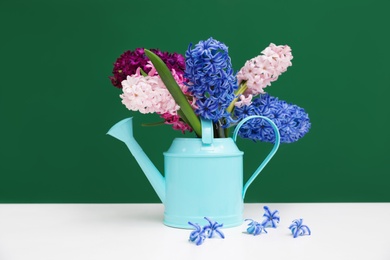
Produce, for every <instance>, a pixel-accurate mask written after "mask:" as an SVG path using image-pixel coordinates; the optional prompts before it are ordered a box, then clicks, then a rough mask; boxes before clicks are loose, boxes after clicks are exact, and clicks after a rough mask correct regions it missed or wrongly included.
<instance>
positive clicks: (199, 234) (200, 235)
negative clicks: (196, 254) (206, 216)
mask: <svg viewBox="0 0 390 260" xmlns="http://www.w3.org/2000/svg"><path fill="white" fill-rule="evenodd" d="M188 224H190V225H191V226H193V227H194V228H195V230H194V231H192V232H191V234H190V239H189V240H190V241H191V242H193V243H195V244H196V245H197V246H199V245H201V244H203V242H204V240H205V239H206V234H205V232H204V230H202V228H201V227H200V226H199V224H197V223H192V222H188Z"/></svg>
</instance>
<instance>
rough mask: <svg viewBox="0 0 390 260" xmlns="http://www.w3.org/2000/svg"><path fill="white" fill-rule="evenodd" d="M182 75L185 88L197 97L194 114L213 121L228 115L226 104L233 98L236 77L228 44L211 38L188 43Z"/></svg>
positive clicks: (236, 86)
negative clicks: (185, 84) (184, 79)
mask: <svg viewBox="0 0 390 260" xmlns="http://www.w3.org/2000/svg"><path fill="white" fill-rule="evenodd" d="M185 57H186V69H185V73H184V76H185V78H187V79H188V80H189V81H190V82H188V83H187V85H188V91H189V93H191V95H192V96H194V97H195V98H196V106H197V109H195V113H196V114H197V115H199V116H201V117H203V118H205V119H210V120H212V121H213V122H214V123H215V122H217V121H218V120H219V119H221V118H223V117H228V116H229V113H227V112H226V109H227V107H228V106H229V105H230V103H231V102H232V101H233V99H234V98H235V97H236V96H235V94H234V91H235V90H236V89H237V88H238V85H237V78H236V77H235V74H234V72H233V67H232V63H231V59H230V57H229V53H228V47H227V46H226V45H225V44H224V43H222V42H219V41H217V40H215V39H213V38H209V39H207V40H205V41H200V42H199V43H197V44H196V45H195V46H192V44H190V45H189V46H188V49H187V51H186V54H185Z"/></svg>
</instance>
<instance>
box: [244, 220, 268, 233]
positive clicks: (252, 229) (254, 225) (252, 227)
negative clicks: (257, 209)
mask: <svg viewBox="0 0 390 260" xmlns="http://www.w3.org/2000/svg"><path fill="white" fill-rule="evenodd" d="M247 220H249V221H251V222H250V223H249V224H248V228H247V229H246V231H247V232H248V233H249V234H252V235H254V236H257V235H260V234H261V233H262V232H263V231H264V233H268V232H267V230H265V227H264V226H263V225H262V224H261V223H258V222H257V221H254V220H253V219H245V221H247Z"/></svg>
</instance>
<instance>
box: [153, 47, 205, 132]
mask: <svg viewBox="0 0 390 260" xmlns="http://www.w3.org/2000/svg"><path fill="white" fill-rule="evenodd" d="M145 54H146V56H148V58H149V59H150V61H151V62H152V63H153V65H154V67H155V68H156V70H157V72H158V75H159V76H160V78H161V80H162V81H163V82H164V84H165V86H166V87H167V89H168V91H169V92H170V93H171V95H172V97H173V99H174V100H175V101H176V103H177V104H178V105H179V106H180V110H181V112H182V113H183V114H184V116H185V119H184V120H185V121H187V123H188V124H189V125H190V126H191V128H192V129H193V130H194V132H195V133H196V134H197V135H198V136H199V137H201V136H202V130H201V126H200V120H199V118H198V117H197V116H196V114H195V112H194V110H192V107H191V105H190V103H189V102H188V100H187V98H186V96H185V95H184V93H183V91H181V89H180V87H179V85H178V84H177V82H176V81H175V79H174V78H173V76H172V74H171V72H170V70H169V69H168V67H167V65H166V64H165V63H164V62H163V61H162V60H161V59H160V57H158V56H157V55H156V54H154V53H153V52H151V51H149V50H148V49H145ZM179 114H180V113H179Z"/></svg>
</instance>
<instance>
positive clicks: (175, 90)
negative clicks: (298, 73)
mask: <svg viewBox="0 0 390 260" xmlns="http://www.w3.org/2000/svg"><path fill="white" fill-rule="evenodd" d="M292 58H293V56H292V54H291V49H290V47H289V46H287V45H284V46H282V45H279V46H277V45H275V44H270V45H269V46H268V47H267V48H266V49H265V50H263V51H262V52H261V54H260V55H259V56H257V57H255V58H252V59H250V60H248V61H247V62H246V63H245V65H244V66H243V67H242V68H241V69H240V70H239V71H238V72H236V71H234V69H233V67H232V63H231V59H230V57H229V54H228V47H227V46H226V45H225V44H223V43H221V42H219V41H217V40H215V39H213V38H209V39H208V40H206V41H200V42H199V43H198V44H196V45H195V46H193V45H192V44H190V45H189V47H188V49H187V51H186V53H185V57H183V56H182V55H180V54H177V53H168V52H161V51H160V50H158V49H151V50H147V49H142V48H138V49H135V50H134V51H126V52H125V53H123V54H122V55H121V56H120V57H119V58H118V59H117V60H116V62H115V63H114V69H113V76H111V77H110V79H111V82H112V84H113V85H114V86H115V87H117V88H120V89H122V91H123V93H122V94H121V95H120V97H121V99H122V103H123V104H124V105H125V106H126V107H127V108H128V109H129V110H133V111H139V112H140V113H143V114H147V113H156V114H158V115H159V116H160V117H161V122H159V123H156V124H153V125H157V124H169V125H172V127H173V129H175V130H180V131H182V132H183V133H185V132H186V131H189V132H195V134H196V136H197V137H201V136H202V132H201V126H200V118H203V119H206V120H211V121H212V122H213V126H214V137H215V138H224V137H228V135H229V129H230V128H231V127H234V126H235V125H237V124H238V123H239V122H240V121H241V120H242V119H244V118H245V117H247V116H252V115H260V116H265V117H268V118H269V119H271V120H272V121H273V122H274V123H275V124H276V126H277V127H278V129H279V132H280V141H281V142H282V143H291V142H295V141H297V140H298V139H300V138H302V137H303V136H304V135H305V134H306V133H307V132H308V131H309V129H310V126H311V124H310V120H309V117H308V114H307V113H306V112H305V110H304V109H303V108H300V107H298V106H296V105H294V104H289V103H287V102H285V101H282V100H279V99H278V98H277V97H273V96H270V95H269V94H268V93H266V92H265V91H264V89H265V88H267V87H268V86H270V85H271V83H272V82H274V81H275V80H277V79H278V77H279V76H280V75H281V74H282V73H283V72H285V71H286V70H287V68H288V67H289V66H291V65H292V63H291V60H292ZM238 134H239V135H240V136H241V137H243V138H248V139H251V140H254V141H256V140H259V141H264V142H274V141H275V134H274V131H273V129H272V127H271V125H269V124H268V123H267V122H266V121H265V120H263V119H261V118H254V119H251V120H249V121H248V122H246V123H245V124H244V125H243V126H242V127H241V128H240V130H239V133H238Z"/></svg>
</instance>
